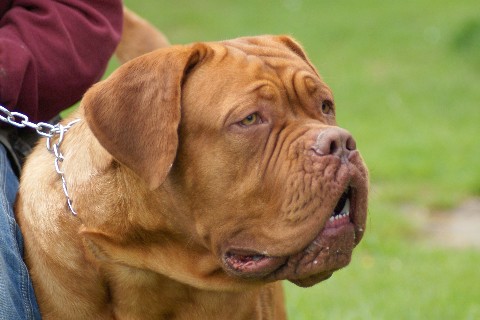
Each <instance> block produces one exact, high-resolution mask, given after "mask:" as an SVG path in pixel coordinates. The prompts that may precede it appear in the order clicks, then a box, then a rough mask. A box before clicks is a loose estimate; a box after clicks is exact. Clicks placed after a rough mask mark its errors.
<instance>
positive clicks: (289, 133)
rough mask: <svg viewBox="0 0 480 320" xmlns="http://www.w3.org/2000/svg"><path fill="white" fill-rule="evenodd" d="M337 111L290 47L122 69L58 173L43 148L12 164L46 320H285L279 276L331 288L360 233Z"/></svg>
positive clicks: (203, 49)
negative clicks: (19, 166)
mask: <svg viewBox="0 0 480 320" xmlns="http://www.w3.org/2000/svg"><path fill="white" fill-rule="evenodd" d="M162 46H163V45H162ZM140 51H141V50H140ZM131 55H136V53H132V54H130V56H131ZM130 56H128V57H127V58H125V60H128V59H129V57H130ZM336 112H337V111H336V106H335V103H334V99H333V95H332V92H331V90H330V89H329V87H328V86H327V85H326V84H325V82H324V81H323V80H322V78H321V77H320V75H319V74H318V72H317V71H316V69H315V67H314V66H313V64H312V63H311V61H310V60H309V59H308V57H307V55H306V53H305V52H304V50H303V49H302V47H301V46H300V45H299V44H298V43H297V42H296V41H295V40H293V39H292V38H290V37H287V36H258V37H243V38H238V39H234V40H229V41H220V42H209V43H194V44H191V45H174V46H166V45H165V47H164V48H162V49H159V50H155V51H153V52H151V53H147V54H144V55H141V56H140V57H137V58H134V59H132V60H130V61H128V62H126V63H125V64H123V65H122V66H121V67H119V68H118V69H117V70H116V71H115V72H114V73H113V74H112V75H111V76H110V77H108V78H107V79H106V80H104V81H102V82H100V83H98V84H96V85H94V86H93V87H92V88H91V89H89V90H88V92H87V93H86V94H85V96H84V98H83V99H82V101H81V104H80V107H79V109H78V111H77V112H76V113H75V114H74V115H72V119H73V118H78V119H80V121H79V122H78V123H76V124H74V125H73V126H72V127H71V128H70V129H69V130H68V132H66V133H65V134H64V136H63V137H62V138H63V142H62V143H61V145H60V152H61V156H62V157H61V159H60V160H58V159H57V161H59V162H61V170H60V171H61V172H62V173H63V177H61V176H60V175H58V174H57V173H56V172H55V171H56V170H55V165H54V162H55V157H54V156H52V154H51V153H50V152H49V151H48V150H47V149H46V148H45V146H44V145H43V142H44V141H43V142H42V143H41V144H39V145H38V146H36V148H35V149H34V151H33V153H32V154H31V155H30V156H29V158H28V159H27V161H26V164H25V166H24V168H23V173H22V177H21V182H20V190H19V195H18V198H17V202H16V215H17V220H18V222H19V224H20V227H21V230H22V232H23V235H24V241H25V261H26V264H27V266H28V268H29V271H30V274H31V278H32V281H33V284H34V289H35V294H36V296H37V300H38V303H39V307H40V310H41V313H42V316H43V318H44V319H184V320H186V319H188V320H191V319H209V320H210V319H276V320H278V319H285V318H286V312H285V309H284V302H283V299H284V297H283V291H282V285H281V281H280V280H288V281H291V282H293V283H295V284H296V285H298V286H301V287H309V286H312V285H314V284H316V283H318V282H321V281H323V280H326V279H328V278H329V277H330V276H331V275H332V273H333V272H334V271H336V270H338V269H340V268H343V267H345V266H346V265H347V264H348V263H349V262H350V259H351V255H352V250H353V249H354V247H355V246H356V245H357V244H358V243H359V241H360V240H361V238H362V236H363V234H364V231H365V224H366V212H367V198H368V170H367V168H366V165H365V163H364V161H363V160H362V157H361V155H360V153H359V151H358V150H357V147H356V142H355V140H354V138H353V136H352V135H351V134H350V133H349V132H348V131H347V130H345V129H343V128H340V127H338V126H337V123H336V119H335V115H336ZM72 119H67V120H66V123H68V122H70V121H71V120H72ZM57 165H58V164H57ZM62 178H64V180H65V189H68V194H69V197H70V198H71V200H72V206H73V208H74V210H75V213H76V214H75V215H74V214H72V212H70V211H71V210H70V209H69V206H68V205H67V204H66V196H65V192H64V186H63V183H62Z"/></svg>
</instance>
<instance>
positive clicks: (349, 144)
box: [346, 136, 357, 151]
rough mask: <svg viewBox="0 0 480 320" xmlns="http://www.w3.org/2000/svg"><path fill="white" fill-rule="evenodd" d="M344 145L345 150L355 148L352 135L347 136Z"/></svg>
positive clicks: (355, 144) (355, 143)
mask: <svg viewBox="0 0 480 320" xmlns="http://www.w3.org/2000/svg"><path fill="white" fill-rule="evenodd" d="M346 146H347V150H350V151H354V150H357V142H356V141H355V139H353V137H352V136H350V137H348V139H347V143H346Z"/></svg>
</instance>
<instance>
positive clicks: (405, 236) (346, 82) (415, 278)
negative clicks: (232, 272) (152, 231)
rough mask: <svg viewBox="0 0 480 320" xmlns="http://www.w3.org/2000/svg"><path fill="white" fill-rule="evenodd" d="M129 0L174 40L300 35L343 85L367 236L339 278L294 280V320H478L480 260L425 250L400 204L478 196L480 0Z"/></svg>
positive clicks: (344, 118) (339, 87)
mask: <svg viewBox="0 0 480 320" xmlns="http://www.w3.org/2000/svg"><path fill="white" fill-rule="evenodd" d="M125 3H126V5H127V6H129V7H130V8H131V9H133V10H135V11H136V12H137V13H139V14H140V15H142V16H144V17H145V18H147V19H148V20H150V21H151V22H152V23H154V24H155V25H157V26H158V27H159V28H160V29H161V30H163V31H164V32H165V34H166V35H167V36H168V37H169V38H170V40H171V41H172V42H173V43H189V42H193V41H211V40H221V39H227V38H234V37H237V36H244V35H256V34H264V33H270V34H290V35H292V36H294V37H295V38H296V39H297V40H299V41H300V42H301V43H302V44H303V45H304V47H305V48H306V50H307V52H308V54H309V56H310V58H311V60H312V61H313V62H314V64H315V65H316V66H317V68H318V70H319V71H320V73H321V74H322V75H323V77H324V79H325V80H326V81H327V83H328V84H329V85H330V86H331V87H332V89H333V90H334V93H335V98H336V103H337V107H338V117H339V122H340V125H342V126H344V127H346V128H348V129H349V130H350V131H351V132H352V133H353V134H354V135H355V137H356V139H357V142H358V146H359V148H360V149H361V150H362V153H363V155H364V158H365V159H366V162H367V164H368V166H369V168H370V173H371V183H372V188H371V189H372V191H371V201H370V203H371V205H370V209H369V214H370V216H369V225H368V232H367V235H366V237H365V239H364V241H363V242H362V243H361V245H360V246H359V248H358V249H357V250H356V252H355V255H354V258H353V261H352V263H351V265H350V266H349V267H347V268H346V269H345V270H342V271H340V272H338V273H336V274H335V275H334V276H333V277H332V279H330V280H328V281H326V282H325V283H322V284H320V285H317V286H315V287H313V288H310V289H300V288H297V287H295V286H293V285H289V284H288V285H286V287H287V299H288V311H289V315H290V318H291V319H295V320H296V319H321V318H325V319H327V318H328V319H480V252H479V251H478V250H476V251H475V250H473V249H470V250H469V249H464V250H458V249H455V250H454V249H445V248H437V247H433V246H428V245H426V244H424V242H421V241H419V240H418V239H419V238H421V234H420V233H419V229H418V226H417V225H416V224H415V223H413V222H412V221H411V220H410V219H409V217H408V215H405V214H404V212H403V211H404V210H403V209H402V208H404V207H405V205H409V206H418V207H423V208H428V209H430V210H440V209H447V208H451V207H454V206H456V205H458V204H459V203H460V202H461V201H462V200H465V199H466V198H469V197H475V196H480V142H479V139H480V3H479V2H478V0H460V1H446V0H437V1H434V0H415V1H413V0H406V1H396V2H394V1H380V0H367V1H353V0H340V1H318V0H304V1H301V0H282V1H270V0H266V1H253V0H244V1H224V0H215V1H213V0H210V1H185V0H177V1H158V0H135V1H134V0H125ZM113 67H115V64H114V63H113V64H112V68H113ZM479 214H480V212H479ZM479 232H480V226H479Z"/></svg>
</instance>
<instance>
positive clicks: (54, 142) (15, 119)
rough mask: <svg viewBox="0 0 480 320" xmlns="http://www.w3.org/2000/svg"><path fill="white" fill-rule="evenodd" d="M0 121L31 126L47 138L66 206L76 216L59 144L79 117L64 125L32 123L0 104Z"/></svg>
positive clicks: (18, 126) (19, 125) (25, 117)
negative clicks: (60, 181) (63, 168)
mask: <svg viewBox="0 0 480 320" xmlns="http://www.w3.org/2000/svg"><path fill="white" fill-rule="evenodd" d="M0 121H3V122H6V123H8V124H11V125H13V126H15V127H17V128H31V129H33V130H35V131H37V133H38V134H39V135H40V136H42V137H45V138H47V143H46V144H47V150H48V151H49V152H50V153H51V154H53V156H54V157H55V160H54V166H55V171H56V172H57V174H58V175H59V177H60V179H61V180H62V188H63V193H64V194H65V198H66V200H67V206H68V208H69V209H70V212H71V213H72V214H73V215H74V216H77V212H76V211H75V209H74V208H73V201H72V199H71V198H70V195H69V193H68V188H67V181H66V179H65V173H64V172H63V170H62V164H63V160H64V159H65V158H64V157H63V154H62V152H61V151H60V146H61V144H62V142H63V139H64V137H65V133H66V132H67V131H68V130H69V129H70V128H71V127H72V126H73V125H74V124H76V123H77V122H79V121H80V119H76V120H74V121H72V122H69V123H68V124H67V125H66V126H64V125H62V124H60V123H58V124H56V125H52V124H50V123H47V122H38V123H33V122H30V121H29V120H28V117H27V116H26V115H24V114H22V113H19V112H11V111H9V110H8V109H7V108H5V107H3V106H2V105H0Z"/></svg>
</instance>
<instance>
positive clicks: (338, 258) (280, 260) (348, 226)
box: [223, 189, 365, 287]
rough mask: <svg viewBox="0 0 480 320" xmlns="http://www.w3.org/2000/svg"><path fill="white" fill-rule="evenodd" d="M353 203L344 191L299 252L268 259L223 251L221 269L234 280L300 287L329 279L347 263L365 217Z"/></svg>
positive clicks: (247, 253)
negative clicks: (315, 233)
mask: <svg viewBox="0 0 480 320" xmlns="http://www.w3.org/2000/svg"><path fill="white" fill-rule="evenodd" d="M356 200H357V199H356V197H355V195H354V194H353V192H352V191H351V190H350V189H348V190H347V191H346V192H345V193H344V194H343V195H342V196H341V197H340V199H339V200H338V203H337V205H336V207H335V210H334V212H333V213H332V215H331V217H330V218H329V219H328V221H327V222H326V224H325V225H324V226H322V228H321V231H320V232H319V233H318V234H317V236H316V237H315V239H313V241H311V242H310V243H307V245H306V246H305V247H304V249H303V250H301V251H300V252H297V253H294V254H290V255H286V256H275V257H272V256H268V255H264V254H262V253H259V252H252V251H242V250H238V249H236V250H233V249H232V250H227V251H226V252H225V254H224V255H223V265H224V269H225V270H226V271H227V272H228V273H229V274H231V275H233V276H235V277H241V278H244V279H249V280H258V281H276V280H289V281H291V282H292V283H294V284H296V285H298V286H301V287H309V286H312V285H314V284H316V283H318V282H321V281H324V280H326V279H328V278H330V277H331V276H332V274H333V272H334V271H336V270H338V269H341V268H343V267H345V266H346V265H348V264H349V263H350V259H351V256H352V252H353V249H354V247H355V246H356V244H357V243H358V242H359V241H360V238H361V236H362V235H363V226H364V220H365V214H364V213H363V212H362V211H363V208H360V207H359V206H358V205H357V203H358V201H356ZM351 207H352V208H351ZM355 211H356V212H355ZM354 212H355V213H356V214H357V216H354V214H353V213H354Z"/></svg>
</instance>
